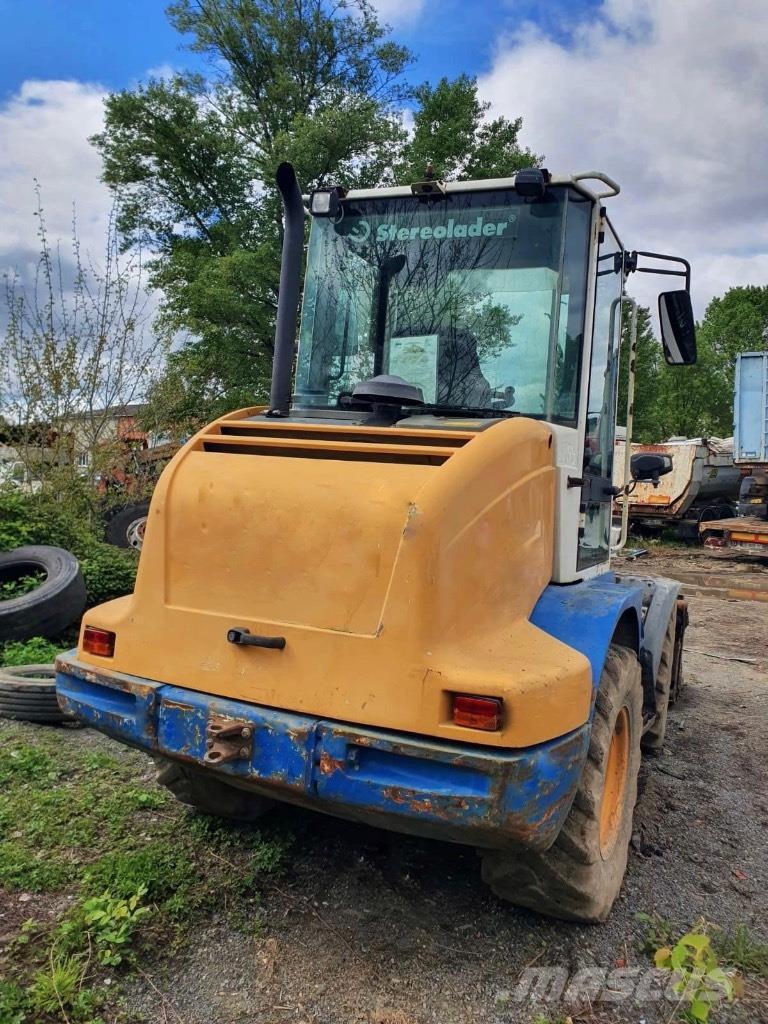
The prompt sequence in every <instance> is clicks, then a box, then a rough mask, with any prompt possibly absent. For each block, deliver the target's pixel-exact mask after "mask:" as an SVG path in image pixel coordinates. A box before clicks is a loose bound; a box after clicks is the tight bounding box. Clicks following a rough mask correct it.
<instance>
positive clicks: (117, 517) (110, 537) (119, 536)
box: [104, 501, 149, 551]
mask: <svg viewBox="0 0 768 1024" xmlns="http://www.w3.org/2000/svg"><path fill="white" fill-rule="evenodd" d="M148 515H149V502H148V501H137V502H136V503H135V504H133V505H125V506H123V508H120V509H118V510H117V511H116V512H114V513H113V514H112V515H111V516H110V517H109V520H108V522H107V524H106V526H105V527H104V539H105V540H106V542H107V543H108V544H114V545H115V547H118V548H133V549H134V550H135V551H141V548H142V546H143V544H144V529H145V527H146V525H147V516H148Z"/></svg>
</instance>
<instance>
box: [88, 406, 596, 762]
mask: <svg viewBox="0 0 768 1024" xmlns="http://www.w3.org/2000/svg"><path fill="white" fill-rule="evenodd" d="M257 413H258V410H246V411H243V412H239V413H233V414H231V415H230V416H227V417H224V418H223V419H221V420H219V421H217V422H216V423H214V424H212V425H211V426H210V427H208V428H206V429H205V430H204V431H202V432H201V433H200V434H198V435H197V436H196V437H195V438H193V439H192V441H190V442H189V443H188V444H187V445H186V446H185V447H184V448H183V449H182V450H181V452H179V454H178V455H177V456H176V457H175V458H174V460H173V461H172V463H171V464H170V465H169V466H168V467H167V469H166V470H165V472H164V473H163V476H162V478H161V480H160V482H159V484H158V486H157V488H156V490H155V494H154V496H153V499H152V505H151V509H150V518H149V522H148V525H147V531H146V535H145V541H144V549H143V551H142V555H141V563H140V567H139V574H138V578H137V582H136V590H135V593H134V594H133V595H132V596H131V597H128V598H122V599H120V600H119V601H114V602H110V603H109V604H107V605H102V606H101V607H100V608H98V609H94V610H92V611H91V612H89V613H88V615H87V616H86V620H87V622H88V624H90V625H97V626H102V627H104V628H108V629H113V630H114V631H115V632H116V634H117V643H116V649H115V656H114V658H111V659H104V658H98V657H94V656H91V655H82V654H81V656H82V657H83V658H84V660H86V661H90V662H91V663H93V664H96V665H100V666H102V667H105V668H108V667H111V668H114V669H116V670H118V671H120V672H125V673H129V674H132V675H137V676H144V677H147V678H149V679H154V680H159V681H162V682H167V683H173V684H175V685H178V686H186V687H189V688H191V689H195V690H201V691H204V692H208V693H211V694H216V695H221V696H227V697H232V698H235V699H240V700H250V701H253V702H254V703H259V704H266V705H270V706H274V707H280V708H286V709H290V710H294V711H299V712H306V713H309V714H313V715H318V716H322V717H326V718H334V719H340V720H343V721H349V722H356V723H360V724H365V725H373V726H379V727H383V728H393V729H401V730H407V731H413V732H419V733H424V734H430V735H439V736H443V737H445V738H450V739H463V740H468V741H470V742H473V743H477V742H480V743H486V744H495V745H504V746H520V745H526V744H530V743H536V742H540V741H542V740H544V739H549V738H551V737H553V736H557V735H561V734H562V733H564V732H567V731H569V730H570V729H572V728H575V727H576V726H578V725H581V724H582V723H583V722H584V721H585V720H586V718H587V716H588V714H589V701H590V695H591V683H590V674H589V666H588V663H587V661H586V659H585V658H583V657H582V656H581V655H579V654H577V652H575V651H573V650H571V649H570V648H568V647H565V646H564V645H563V644H561V643H559V642H558V641H556V640H554V639H553V638H551V637H549V636H548V635H547V634H544V633H542V632H541V631H540V630H538V629H536V627H534V626H532V625H531V624H530V623H529V622H528V616H529V615H530V612H531V610H532V608H533V606H534V604H535V603H536V601H537V599H538V597H539V595H540V594H541V592H542V590H543V589H544V587H545V586H546V584H547V583H548V582H549V579H550V576H551V567H552V545H553V526H554V523H553V515H554V476H555V474H554V469H553V465H552V438H551V433H550V431H549V428H548V427H547V426H546V425H545V424H541V423H537V422H534V421H532V420H527V419H522V418H521V419H509V420H504V421H500V422H498V423H496V424H494V425H493V426H491V427H489V428H488V429H485V430H481V431H478V432H473V431H466V430H454V431H451V430H427V429H422V430H418V429H414V430H408V429H403V428H365V427H346V426H306V425H303V424H296V423H292V422H291V421H283V422H277V423H276V422H274V421H272V422H271V421H269V420H265V419H263V418H260V417H258V415H256V414H257ZM235 626H237V627H245V628H248V629H249V630H250V631H251V632H252V633H259V634H267V635H280V636H284V637H285V639H286V646H285V649H284V650H282V651H276V650H266V649H262V648H255V647H237V646H234V645H232V644H230V643H229V642H228V641H227V637H226V634H227V631H228V630H229V629H230V628H232V627H235ZM454 692H470V693H475V694H482V693H487V694H492V695H496V696H501V697H503V699H504V701H505V709H506V711H505V721H504V726H503V728H502V729H501V730H500V731H499V732H497V733H478V732H476V731H474V730H467V729H462V728H459V727H457V726H455V725H453V723H452V722H451V721H450V720H449V719H450V695H451V693H454Z"/></svg>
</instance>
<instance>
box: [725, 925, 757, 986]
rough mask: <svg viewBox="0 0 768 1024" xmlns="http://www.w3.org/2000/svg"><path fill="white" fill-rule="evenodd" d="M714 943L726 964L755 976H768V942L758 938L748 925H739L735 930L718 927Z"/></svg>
mask: <svg viewBox="0 0 768 1024" xmlns="http://www.w3.org/2000/svg"><path fill="white" fill-rule="evenodd" d="M712 945H713V946H714V947H715V949H716V951H717V954H718V956H719V957H720V960H721V961H722V963H723V964H724V965H725V966H727V967H735V968H736V970H738V971H741V973H742V974H751V975H752V976H753V977H755V978H768V942H762V941H761V940H760V939H758V938H756V937H755V936H754V935H753V934H752V932H751V931H750V930H749V928H748V927H747V925H745V924H740V925H737V926H736V928H734V929H733V931H724V930H721V929H717V930H716V931H715V932H714V933H713V935H712Z"/></svg>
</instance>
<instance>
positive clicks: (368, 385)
mask: <svg viewBox="0 0 768 1024" xmlns="http://www.w3.org/2000/svg"><path fill="white" fill-rule="evenodd" d="M587 179H592V180H598V181H600V182H601V183H603V184H604V185H607V186H608V187H607V189H605V190H603V191H599V190H598V191H592V190H591V189H590V188H588V187H587V186H586V184H585V180H587ZM294 180H295V179H294ZM281 188H282V186H281ZM617 193H618V186H616V185H615V183H614V182H612V181H611V180H610V179H609V178H607V177H606V176H605V175H600V174H590V175H580V176H574V177H568V178H553V177H551V176H550V175H549V173H548V172H547V171H543V170H540V169H531V170H530V171H525V172H519V173H518V175H517V176H516V177H514V178H508V179H500V180H495V181H479V182H449V183H443V182H433V181H428V182H423V183H419V184H417V185H414V186H410V187H397V188H386V189H377V190H359V191H350V192H346V191H345V190H344V189H341V188H331V189H323V190H319V191H317V192H315V193H313V194H312V196H311V197H310V201H309V212H310V215H311V218H312V227H311V233H310V240H309V251H308V259H307V267H306V275H305V283H304V300H303V308H302V315H301V328H300V340H299V352H298V361H297V367H296V377H295V388H294V393H293V398H292V403H291V408H290V416H291V418H299V419H309V420H314V421H317V420H318V419H322V420H325V421H328V420H335V421H337V422H339V421H341V422H346V423H350V422H355V423H367V424H369V425H374V424H375V425H392V426H406V425H407V424H410V425H411V426H413V425H415V422H414V417H416V416H418V425H419V427H422V428H423V427H430V426H432V427H434V428H435V429H446V428H451V429H455V428H457V427H462V426H463V427H465V428H466V429H473V430H477V429H482V428H483V427H484V426H486V425H488V426H490V425H492V424H493V422H495V421H498V420H500V419H503V418H507V417H510V416H525V417H530V418H532V419H538V420H544V421H546V422H547V423H549V424H551V425H552V430H553V436H554V441H555V443H554V448H555V462H556V466H557V469H558V494H557V508H556V541H555V548H556V551H555V565H554V574H553V580H554V581H556V582H570V581H572V580H575V579H579V578H584V577H586V576H590V575H595V574H596V573H598V572H602V571H604V570H605V568H606V564H607V562H608V559H609V553H610V523H611V511H612V502H613V497H614V490H613V487H612V480H611V476H612V462H613V450H614V431H615V419H616V393H617V384H618V351H619V342H620V335H621V298H622V295H623V291H624V282H625V278H626V274H627V273H628V272H629V271H631V270H635V269H641V270H645V268H638V267H637V257H638V256H639V255H648V256H657V254H646V253H640V254H638V253H632V254H630V253H627V252H625V250H624V248H623V246H622V244H621V242H620V240H619V238H618V237H617V235H616V234H615V232H614V230H613V227H612V225H611V223H610V221H609V220H608V217H607V216H606V211H605V208H604V206H603V200H604V199H606V198H607V197H609V196H612V195H616V194H617ZM284 195H285V191H284ZM288 209H289V206H288V204H287V205H286V210H288ZM658 258H661V259H672V258H670V257H664V256H661V257H658ZM284 262H285V255H284ZM675 262H677V263H681V264H684V266H685V268H686V270H685V271H682V270H680V271H678V270H666V271H662V272H664V273H671V274H680V275H681V276H683V275H684V276H686V286H687V285H688V280H689V270H688V268H687V264H685V263H684V261H678V260H675ZM645 272H653V271H652V270H648V271H645ZM281 288H282V283H281ZM660 313H661V316H660V319H661V323H662V330H663V338H664V343H665V354H666V356H667V359H668V361H671V362H678V363H683V362H690V361H692V358H693V359H695V336H694V335H693V333H692V332H693V318H692V314H691V313H690V298H689V296H688V289H687V287H686V289H685V290H681V291H676V292H670V293H668V294H667V295H666V296H663V297H662V300H661V303H660ZM279 334H280V329H279V327H278V335H279ZM668 342H669V344H668ZM278 347H279V338H278ZM692 352H693V357H692V358H691V353H692ZM278 391H279V388H278ZM276 404H277V405H279V403H276V402H275V400H274V388H273V408H272V410H271V413H273V414H276V415H285V414H287V413H288V409H287V408H283V409H280V408H279V407H278V408H276V407H275V406H276Z"/></svg>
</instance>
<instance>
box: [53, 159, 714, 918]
mask: <svg viewBox="0 0 768 1024" xmlns="http://www.w3.org/2000/svg"><path fill="white" fill-rule="evenodd" d="M277 184H278V187H279V190H280V193H281V195H282V200H283V208H284V234H283V251H282V266H281V276H280V291H279V302H278V315H277V325H276V337H275V347H274V360H273V378H272V387H271V393H270V401H269V404H268V405H265V406H259V407H254V408H248V409H241V410H238V411H236V412H232V413H229V414H227V415H225V416H223V417H221V418H220V419H218V420H216V421H215V422H214V423H211V424H210V425H209V426H206V427H205V428H204V429H203V430H201V431H200V432H199V433H198V434H196V435H195V436H194V437H192V438H191V439H190V440H189V441H188V442H187V443H186V444H185V445H184V446H183V447H182V448H181V450H180V451H179V452H178V453H177V454H176V455H175V456H174V458H173V460H172V461H171V462H170V464H169V465H168V466H167V468H166V469H165V470H164V472H163V474H162V476H161V478H160V480H159V483H158V485H157V487H156V489H155V492H154V494H153V497H152V501H151V506H150V510H149V517H148V521H147V526H146V532H145V536H144V546H143V550H142V552H141V558H140V563H139V570H138V576H137V580H136V586H135V591H134V593H133V594H132V595H130V596H127V597H123V598H119V599H118V600H115V601H110V602H108V603H106V604H103V605H101V606H99V607H96V608H92V609H91V610H90V611H88V612H87V613H86V615H85V617H84V619H83V623H82V628H81V633H80V639H79V645H78V648H77V650H75V651H72V652H69V653H68V654H66V655H64V656H62V657H60V658H59V660H58V662H57V669H58V676H57V686H58V694H59V700H60V703H61V706H62V709H64V710H65V711H67V712H70V713H72V714H73V715H75V716H77V718H79V719H80V720H82V721H83V722H85V723H87V724H88V725H90V726H92V727H94V728H96V729H100V730H102V731H103V732H105V733H107V734H108V735H110V736H112V737H114V738H115V739H117V740H119V741H121V742H123V743H126V744H129V745H132V746H134V747H139V748H141V749H143V750H145V751H147V752H149V753H150V754H151V755H153V756H154V757H155V758H156V759H157V760H158V761H159V762H160V764H161V771H160V781H161V782H163V783H164V784H165V785H167V786H168V787H169V788H170V789H171V790H172V791H173V792H174V793H175V794H176V795H177V796H178V798H179V799H181V800H183V801H185V802H187V803H189V804H192V805H193V806H195V807H196V808H198V809H199V810H200V811H202V812H206V813H211V814H220V815H224V816H230V817H234V818H241V819H247V820H252V819H254V818H257V817H258V816H259V815H261V814H263V813H265V812H267V811H268V809H269V808H270V807H271V806H272V805H273V804H274V803H275V802H276V801H286V802H288V803H292V804H297V805H300V806H302V807H306V808H311V809H313V810H316V811H322V812H325V813H328V814H331V815H337V816H339V817H343V818H347V819H352V820H355V821H360V822H365V823H368V824H371V825H374V826H379V827H382V828H386V829H391V830H395V831H398V832H402V833H411V834H414V835H419V836H427V837H433V838H436V839H440V840H446V841H450V842H456V843H464V844H468V845H471V846H473V847H475V848H476V849H477V851H478V852H479V854H480V857H481V864H482V868H481V870H482V877H483V878H484V880H485V881H486V882H487V883H488V884H489V885H490V887H491V888H492V889H493V891H494V892H495V893H497V894H498V895H499V896H500V897H502V898H504V899H506V900H509V901H511V902H512V903H515V904H519V905H523V906H526V907H531V908H533V909H535V910H537V911H539V912H541V913H546V914H551V915H554V916H556V917H560V918H567V919H575V920H579V921H588V922H596V921H602V920H604V919H605V918H606V916H607V915H608V913H609V911H610V908H611V905H612V904H613V902H614V899H615V898H616V896H617V893H618V892H619V889H620V886H621V883H622V879H623V876H624V873H625V869H626V863H627V853H628V845H629V840H630V835H631V827H632V814H633V808H634V804H635V800H636V795H637V776H638V767H639V763H640V756H641V750H643V749H656V748H658V747H660V746H661V744H662V743H663V741H664V730H665V724H666V719H667V710H668V706H669V704H670V703H671V702H672V701H673V700H674V699H675V696H676V694H677V691H678V689H679V687H680V684H681V678H682V645H683V633H684V630H685V625H686V622H687V613H686V608H685V604H684V602H683V601H681V600H680V598H679V596H678V586H677V584H675V583H674V582H672V581H668V580H662V579H646V578H642V577H640V576H637V577H628V576H624V577H622V578H618V577H617V576H616V575H615V574H614V573H613V572H612V571H611V562H610V560H611V550H610V544H611V509H612V503H613V500H614V497H615V496H616V488H615V487H614V486H613V484H612V460H613V453H614V433H615V422H616V404H617V378H618V366H619V347H620V339H621V333H622V331H621V325H622V303H623V302H630V305H631V300H628V299H626V297H625V282H626V280H627V277H628V275H629V274H631V273H635V272H638V273H641V272H645V273H656V272H658V273H664V274H668V275H673V276H675V275H676V276H678V277H681V278H684V287H682V288H679V289H676V290H672V291H667V292H664V293H662V295H661V296H660V298H659V316H660V324H661V334H662V341H663V348H664V353H665V357H666V359H667V361H668V362H669V363H671V364H675V365H679V366H684V365H685V364H689V363H692V362H694V361H695V358H696V339H695V332H694V322H693V314H692V310H691V301H690V295H689V291H690V267H689V266H688V264H687V263H686V261H685V260H682V259H680V258H677V257H672V256H667V255H665V254H659V253H648V252H643V251H637V250H632V251H629V250H627V249H625V248H624V246H623V244H622V242H621V241H620V239H619V237H618V235H617V234H616V231H615V229H614V227H613V225H612V223H611V220H610V218H609V216H608V212H607V207H606V202H607V201H608V200H610V199H611V198H612V197H614V196H615V195H617V194H618V192H619V187H618V185H617V184H616V183H615V182H614V181H613V180H612V179H611V178H610V177H608V176H607V175H605V174H602V173H599V172H588V173H582V174H571V175H555V174H550V173H549V172H548V171H546V170H544V169H542V168H531V169H528V170H522V171H518V172H517V173H515V174H513V175H511V176H509V177H507V178H501V179H494V180H488V181H448V182H443V181H440V180H437V179H435V178H434V176H431V175H430V176H428V177H427V178H426V180H424V181H419V182H415V183H413V184H406V185H402V186H397V187H387V188H377V189H370V190H360V189H347V188H345V186H344V184H343V182H341V183H339V184H337V185H334V186H329V187H325V188H322V189H317V190H316V191H314V192H313V193H312V194H311V195H302V192H301V189H300V187H299V184H298V182H297V179H296V175H295V173H294V170H293V168H292V167H291V166H290V165H289V164H283V165H281V166H280V168H279V170H278V174H277ZM307 226H308V227H309V231H308V239H309V240H308V243H307V245H308V248H307V251H306V261H305V252H304V250H305V236H306V235H307ZM304 262H305V268H304V283H303V301H302V303H301V305H302V308H301V316H300V329H299V331H298V345H297V337H296V335H297V330H296V325H297V322H298V319H299V302H300V293H301V278H302V266H303V264H304ZM678 283H683V282H678ZM633 345H634V341H631V342H630V346H633ZM683 372H684V371H683ZM633 379H634V353H633V352H630V379H629V383H630V389H629V390H630V396H631V394H632V384H633ZM628 412H629V417H630V419H629V423H628V428H629V426H630V424H631V412H632V399H631V397H630V407H629V409H628ZM629 441H630V438H629V437H628V438H627V445H626V448H627V451H629V447H630V445H629ZM669 468H670V467H669V465H668V460H665V458H664V457H663V456H655V457H650V458H649V457H648V456H646V457H644V459H643V460H641V461H640V462H638V463H637V464H636V465H635V464H633V465H632V466H630V470H631V471H632V473H631V475H632V476H633V478H634V479H635V480H638V479H640V480H657V479H658V477H659V475H660V474H662V473H664V472H667V471H668V470H669ZM629 478H630V477H629V475H628V476H627V477H626V479H629ZM630 486H631V484H630Z"/></svg>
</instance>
